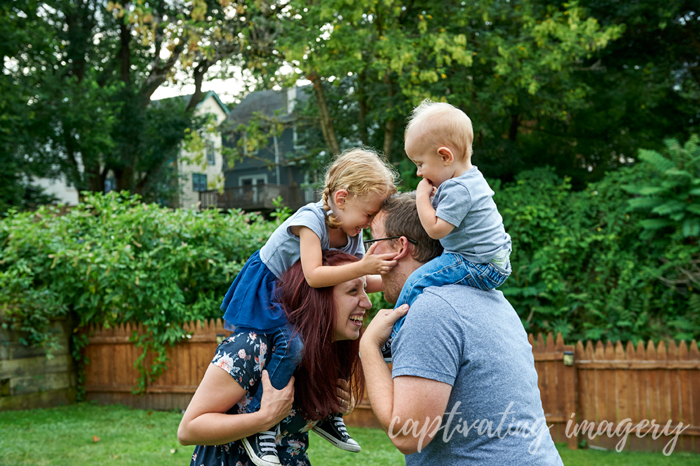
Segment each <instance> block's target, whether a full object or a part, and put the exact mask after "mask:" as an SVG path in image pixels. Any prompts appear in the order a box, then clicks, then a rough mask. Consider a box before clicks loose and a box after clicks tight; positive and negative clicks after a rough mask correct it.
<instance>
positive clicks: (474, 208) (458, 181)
mask: <svg viewBox="0 0 700 466" xmlns="http://www.w3.org/2000/svg"><path fill="white" fill-rule="evenodd" d="M494 194H495V193H494V192H493V190H492V189H491V188H490V187H489V184H488V183H487V182H486V179H485V178H484V175H482V174H481V172H480V171H479V169H478V168H476V167H472V168H471V169H470V170H467V171H466V172H464V173H463V174H462V175H461V176H458V177H456V178H452V179H449V180H447V181H445V182H444V183H442V184H441V185H440V187H439V188H438V190H437V192H436V193H435V196H433V200H432V206H433V208H435V215H436V216H437V217H438V218H441V219H442V220H444V221H446V222H447V223H449V224H451V225H454V227H455V228H454V229H453V230H452V231H451V232H450V233H449V234H448V235H447V236H445V237H444V238H442V239H441V240H440V243H441V244H442V247H444V248H445V252H454V253H457V254H461V255H462V256H464V258H465V259H467V260H468V261H470V262H473V263H475V264H485V263H487V262H489V261H490V260H491V259H493V258H494V257H495V256H496V255H497V254H498V253H499V252H502V251H508V252H510V251H511V250H512V246H511V241H510V235H509V234H508V233H506V230H505V228H504V227H503V218H502V217H501V214H499V213H498V208H497V207H496V203H495V202H494V201H493V195H494Z"/></svg>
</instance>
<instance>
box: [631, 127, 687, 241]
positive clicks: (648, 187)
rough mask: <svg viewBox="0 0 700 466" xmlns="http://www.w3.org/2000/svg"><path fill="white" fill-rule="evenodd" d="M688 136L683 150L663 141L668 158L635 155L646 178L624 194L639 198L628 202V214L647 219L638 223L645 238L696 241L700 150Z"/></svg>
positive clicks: (654, 154) (643, 152) (671, 141)
mask: <svg viewBox="0 0 700 466" xmlns="http://www.w3.org/2000/svg"><path fill="white" fill-rule="evenodd" d="M698 141H699V140H698V137H697V136H692V137H691V138H690V140H689V141H688V142H687V143H686V144H685V146H684V147H681V145H680V144H679V143H678V141H676V140H674V139H669V140H667V141H666V147H667V149H668V153H669V158H667V157H665V156H664V155H662V154H660V153H658V152H656V151H652V150H641V151H639V159H640V160H642V161H643V162H644V163H643V167H644V168H646V172H647V174H648V176H647V177H644V178H642V179H641V180H640V181H639V182H638V183H636V184H632V185H628V186H626V187H625V190H626V191H627V192H629V193H632V194H636V195H638V196H639V197H636V198H634V199H630V201H629V206H630V209H631V210H640V211H643V212H645V213H647V215H649V214H652V215H650V217H651V218H647V219H645V220H643V221H642V227H643V228H644V230H645V231H644V235H645V237H648V238H650V237H653V236H654V234H655V233H656V234H659V233H665V234H667V235H671V236H679V237H681V238H686V239H689V240H691V239H697V238H698V237H700V147H698Z"/></svg>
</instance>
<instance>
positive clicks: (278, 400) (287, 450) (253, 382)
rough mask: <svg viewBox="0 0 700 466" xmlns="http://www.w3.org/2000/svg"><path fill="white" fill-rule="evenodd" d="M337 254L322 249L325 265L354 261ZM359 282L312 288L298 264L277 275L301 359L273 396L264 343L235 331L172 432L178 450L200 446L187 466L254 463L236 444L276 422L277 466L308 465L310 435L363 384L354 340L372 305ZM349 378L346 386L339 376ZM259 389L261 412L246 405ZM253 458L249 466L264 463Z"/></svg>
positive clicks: (259, 337) (349, 401)
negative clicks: (299, 342)
mask: <svg viewBox="0 0 700 466" xmlns="http://www.w3.org/2000/svg"><path fill="white" fill-rule="evenodd" d="M358 260H359V259H357V258H356V257H354V256H351V255H349V254H346V253H343V252H340V251H324V253H323V265H331V266H335V265H342V264H345V263H348V262H356V261H358ZM365 286H366V282H365V279H364V278H356V279H354V280H349V281H347V282H344V283H341V284H339V285H336V286H334V287H328V288H311V287H310V286H309V285H308V284H307V283H306V280H305V278H304V273H303V271H302V269H301V263H299V262H297V263H296V264H295V265H294V266H293V267H292V268H291V269H289V270H288V271H287V272H286V273H285V274H284V276H283V277H282V280H281V283H280V285H279V289H280V293H281V296H280V301H281V303H282V305H283V306H284V308H285V311H286V312H287V316H288V319H289V322H290V323H291V324H292V325H293V326H294V327H295V328H296V330H297V331H298V332H299V335H300V336H301V338H302V339H303V341H304V354H303V357H302V361H301V363H300V364H299V366H298V369H297V372H296V374H297V378H296V382H295V380H294V378H293V379H292V381H290V383H289V385H287V387H285V388H283V389H282V390H275V389H274V387H273V386H272V385H271V384H270V381H269V377H268V375H267V371H265V370H264V367H265V363H266V360H267V359H266V358H267V357H268V356H269V355H270V354H271V351H270V349H271V348H269V346H268V344H269V342H268V341H267V339H266V338H265V337H264V336H263V335H261V334H256V333H252V332H251V333H236V334H233V335H231V336H230V337H229V338H227V339H226V340H224V342H222V343H221V345H219V347H218V348H217V351H216V356H214V359H213V360H212V363H211V365H209V367H208V368H207V371H206V373H205V374H204V378H203V379H202V382H201V383H200V385H199V387H198V388H197V392H196V393H195V394H194V396H193V397H192V401H191V402H190V404H189V406H188V407H187V411H186V412H185V414H184V416H183V418H182V422H181V423H180V427H179V429H178V432H177V436H178V440H179V441H180V443H182V444H183V445H198V446H197V447H196V448H195V451H194V454H193V456H192V463H191V464H192V465H193V466H195V465H196V466H200V465H205V466H214V465H216V466H219V465H230V466H236V465H238V464H241V465H246V464H248V465H252V464H253V463H254V462H253V461H252V460H251V458H250V457H249V456H248V454H247V453H246V449H245V448H244V446H243V443H242V442H241V441H240V440H241V439H244V438H246V437H248V436H250V435H252V434H254V433H256V432H261V431H266V430H269V429H270V428H272V427H273V426H275V425H276V424H278V423H281V427H280V429H281V431H280V432H279V433H278V434H277V435H276V438H275V439H269V443H268V444H267V445H263V446H262V449H263V450H264V449H265V448H274V449H275V450H276V453H277V456H278V457H279V461H280V463H281V464H282V465H289V466H299V465H309V464H310V463H309V460H308V457H307V455H306V450H307V448H308V443H309V442H308V431H309V430H311V429H312V428H314V426H316V424H317V423H319V421H321V420H323V419H324V418H327V417H328V416H329V415H331V414H333V413H337V412H349V411H350V410H352V405H353V398H354V399H360V398H361V393H360V392H361V389H362V387H363V385H364V383H363V382H364V380H363V377H362V372H361V366H360V363H359V357H358V350H359V337H360V333H361V329H362V320H363V317H364V315H365V310H366V309H369V308H370V307H371V303H370V301H369V298H368V297H367V294H366V293H365ZM339 376H341V377H344V378H346V379H349V380H350V381H351V383H347V382H345V380H343V379H342V378H341V379H338V377H339ZM259 389H262V390H263V395H262V402H261V404H262V406H261V408H260V410H259V411H257V412H252V413H249V412H247V410H246V406H247V404H248V402H249V400H250V399H251V398H252V397H253V396H254V395H255V393H256V392H257V390H259ZM262 459H263V461H261V459H260V458H257V459H256V461H255V464H266V463H265V461H264V459H265V458H262Z"/></svg>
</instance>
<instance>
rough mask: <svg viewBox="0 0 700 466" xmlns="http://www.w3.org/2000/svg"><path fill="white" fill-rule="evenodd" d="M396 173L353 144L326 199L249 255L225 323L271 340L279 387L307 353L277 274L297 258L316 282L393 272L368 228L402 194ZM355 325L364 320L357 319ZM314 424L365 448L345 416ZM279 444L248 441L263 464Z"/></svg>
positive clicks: (226, 305) (228, 299)
mask: <svg viewBox="0 0 700 466" xmlns="http://www.w3.org/2000/svg"><path fill="white" fill-rule="evenodd" d="M395 179H396V175H395V171H394V170H393V169H392V168H391V166H390V165H388V164H387V163H386V162H385V161H383V160H382V159H380V158H379V156H378V155H377V154H376V153H374V152H371V151H368V150H364V149H353V150H350V151H347V152H345V153H343V154H341V155H340V156H339V157H338V158H337V159H336V160H335V161H334V162H333V164H332V165H331V166H330V168H329V169H328V172H327V173H326V178H325V187H324V190H323V199H322V200H321V201H319V202H317V203H311V204H308V205H306V206H304V207H302V208H301V209H299V210H298V211H297V212H296V213H294V214H293V215H292V216H291V217H289V218H288V219H287V220H286V221H285V222H284V223H283V224H282V225H280V227H279V228H277V229H276V230H275V231H274V233H272V235H271V236H270V239H269V240H268V241H267V243H266V244H265V245H264V246H263V247H262V248H261V249H260V250H259V251H256V252H255V253H254V254H253V255H252V256H251V257H250V259H248V261H247V262H246V263H245V265H244V266H243V269H242V270H241V271H240V273H239V274H238V276H237V277H236V279H235V280H234V281H233V284H232V285H231V288H230V289H229V290H228V292H227V293H226V296H225V297H224V301H223V304H222V305H221V310H223V311H225V313H224V320H225V321H226V323H227V325H229V326H230V325H233V326H235V327H236V328H237V330H238V331H245V330H250V331H251V332H258V333H263V334H266V335H267V336H268V337H269V338H270V340H271V342H272V349H273V350H274V352H273V354H272V356H271V358H270V359H269V362H268V365H267V367H265V369H266V370H267V371H268V374H269V376H270V382H271V383H272V385H273V386H274V387H275V388H276V389H278V390H279V389H282V388H284V387H285V386H286V385H287V383H288V382H289V380H290V378H291V376H292V374H293V372H294V369H295V367H296V365H297V363H298V362H299V361H301V356H302V351H303V343H302V342H301V341H300V339H299V338H298V336H297V335H296V334H295V333H296V332H294V329H293V328H291V327H290V325H289V324H288V323H287V319H286V315H285V312H284V309H282V307H281V306H280V304H279V303H277V302H276V298H275V286H276V282H277V280H278V279H279V278H280V277H281V276H282V274H283V273H284V272H285V271H286V270H288V269H289V268H290V267H291V266H292V265H294V263H296V262H297V261H298V260H301V264H302V270H303V272H304V276H305V278H306V281H307V282H308V284H309V285H310V286H311V287H313V288H322V287H330V286H335V285H337V284H339V283H342V282H345V281H348V280H352V279H354V278H357V277H361V276H364V275H369V274H380V273H386V272H387V271H389V270H390V269H391V268H392V267H393V266H394V265H396V262H395V261H393V260H392V259H393V255H392V254H383V255H374V254H372V252H373V250H374V247H371V248H370V249H369V250H368V251H367V254H365V251H364V246H363V243H362V230H363V229H364V228H368V227H369V225H370V223H371V221H372V218H373V217H374V215H375V214H376V213H377V212H378V211H379V208H380V206H381V205H382V202H384V199H386V198H387V197H389V196H390V195H391V194H393V193H394V192H396V187H395ZM328 249H339V250H341V251H343V252H347V253H349V254H352V255H355V256H357V257H359V258H361V260H360V261H359V262H353V263H348V264H344V265H339V266H324V265H322V251H324V250H328ZM380 290H381V278H380V277H379V276H372V277H368V279H367V291H368V292H373V291H380ZM353 324H355V325H362V323H361V322H354V321H353ZM261 397H262V393H261V391H259V392H258V393H257V394H256V395H255V397H254V398H253V400H252V401H251V402H250V404H249V411H257V410H258V409H260V399H261ZM313 430H314V432H316V433H317V434H319V435H321V436H322V437H324V438H325V439H327V440H328V441H330V442H331V443H333V444H334V445H336V446H338V447H339V448H342V449H344V450H348V451H354V452H358V451H360V446H359V445H358V444H357V442H356V441H355V440H353V439H352V438H350V436H349V435H348V433H347V431H346V429H345V424H344V423H343V419H342V417H341V416H340V415H336V416H330V417H329V418H327V419H326V420H324V421H322V422H321V423H320V424H318V425H317V426H316V427H314V428H313ZM274 442H275V432H274V431H268V432H261V433H258V434H256V435H253V436H250V437H248V438H245V439H243V445H244V447H245V448H246V451H247V453H248V455H249V456H250V457H251V460H252V461H253V462H254V463H255V464H256V465H258V466H271V465H272V466H277V465H279V460H278V458H277V455H276V453H275V448H274Z"/></svg>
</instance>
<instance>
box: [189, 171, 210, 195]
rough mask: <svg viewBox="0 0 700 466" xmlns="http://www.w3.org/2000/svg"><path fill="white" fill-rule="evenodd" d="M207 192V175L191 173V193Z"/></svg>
mask: <svg viewBox="0 0 700 466" xmlns="http://www.w3.org/2000/svg"><path fill="white" fill-rule="evenodd" d="M206 190H207V175H206V174H202V173H192V191H194V192H201V191H206Z"/></svg>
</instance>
